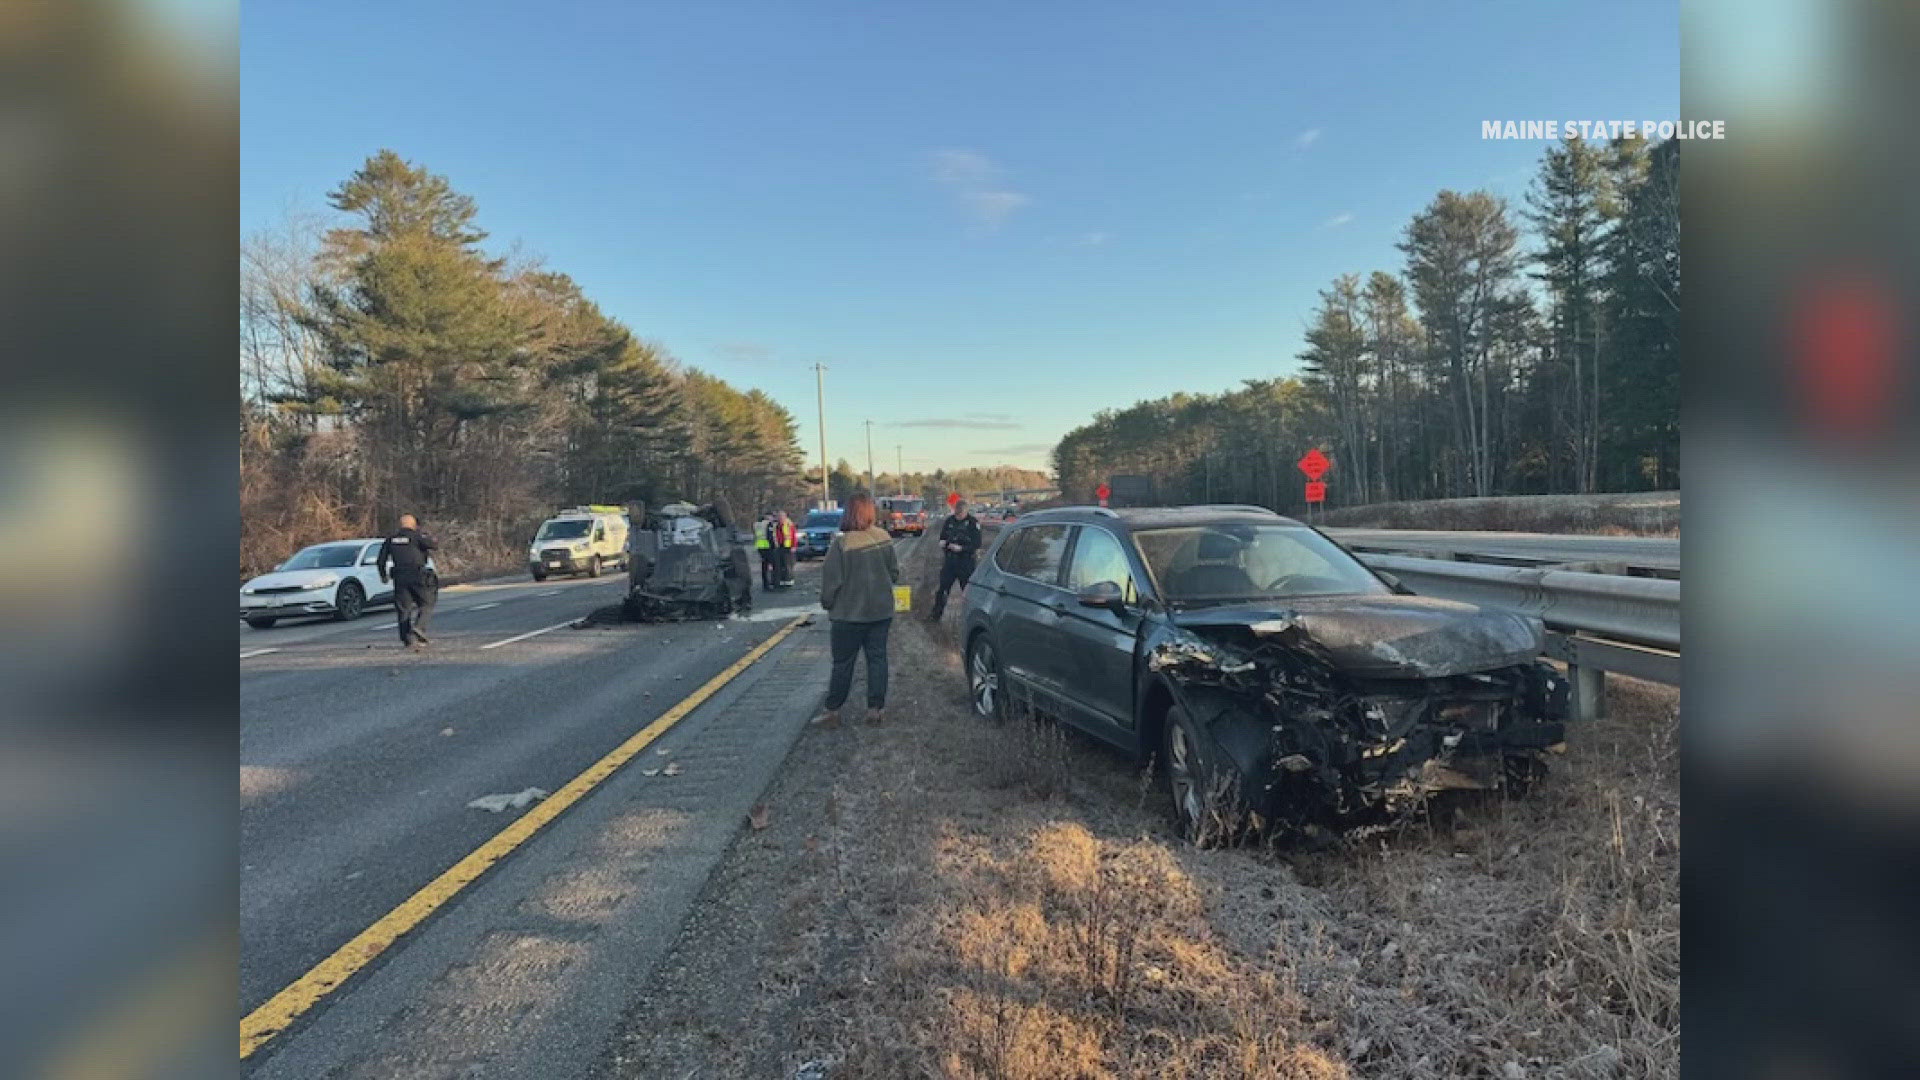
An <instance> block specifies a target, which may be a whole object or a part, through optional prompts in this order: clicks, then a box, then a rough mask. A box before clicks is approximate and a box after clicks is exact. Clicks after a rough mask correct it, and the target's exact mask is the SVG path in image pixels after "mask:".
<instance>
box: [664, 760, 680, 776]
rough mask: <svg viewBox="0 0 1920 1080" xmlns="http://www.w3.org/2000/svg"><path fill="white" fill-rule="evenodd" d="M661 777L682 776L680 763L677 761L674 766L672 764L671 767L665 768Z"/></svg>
mask: <svg viewBox="0 0 1920 1080" xmlns="http://www.w3.org/2000/svg"><path fill="white" fill-rule="evenodd" d="M660 775H662V776H679V775H680V763H679V762H677V761H676V762H673V763H672V764H670V765H668V766H667V767H666V768H664V769H662V770H660Z"/></svg>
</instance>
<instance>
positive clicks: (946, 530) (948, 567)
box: [932, 499, 980, 622]
mask: <svg viewBox="0 0 1920 1080" xmlns="http://www.w3.org/2000/svg"><path fill="white" fill-rule="evenodd" d="M940 551H941V553H942V555H943V558H942V559H941V560H940V589H939V591H937V592H935V593H934V594H933V615H932V618H933V620H934V621H935V622H938V621H939V620H940V616H941V615H943V614H945V613H946V610H947V590H948V589H951V588H953V586H954V584H955V583H956V582H958V583H959V585H960V591H961V592H963V593H964V592H966V591H967V579H968V578H970V577H972V576H973V559H974V556H975V555H977V554H979V552H980V520H979V519H978V518H976V517H974V516H973V512H972V511H971V510H969V509H968V508H967V500H965V499H961V500H960V501H959V502H957V503H954V504H953V513H952V514H951V515H949V516H948V517H947V520H946V523H945V524H943V525H941V526H940Z"/></svg>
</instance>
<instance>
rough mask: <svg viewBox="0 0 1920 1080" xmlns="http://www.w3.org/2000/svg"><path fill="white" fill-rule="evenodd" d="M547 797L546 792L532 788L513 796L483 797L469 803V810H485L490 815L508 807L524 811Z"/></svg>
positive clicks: (517, 792)
mask: <svg viewBox="0 0 1920 1080" xmlns="http://www.w3.org/2000/svg"><path fill="white" fill-rule="evenodd" d="M546 797H547V793H546V792H545V791H542V790H540V789H539V788H537V787H530V788H527V789H525V790H523V791H516V792H514V793H512V794H511V795H482V796H480V797H479V798H477V799H475V800H473V801H472V802H470V803H468V804H467V809H469V810H485V811H486V812H487V813H489V814H497V813H499V812H500V811H502V810H505V809H507V808H508V807H512V808H513V809H515V810H524V809H526V808H527V807H528V806H530V805H532V804H533V803H536V802H539V801H540V800H541V799H544V798H546Z"/></svg>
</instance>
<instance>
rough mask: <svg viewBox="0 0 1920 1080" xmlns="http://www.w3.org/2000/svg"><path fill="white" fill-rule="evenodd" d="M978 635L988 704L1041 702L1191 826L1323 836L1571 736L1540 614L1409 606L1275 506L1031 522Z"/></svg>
mask: <svg viewBox="0 0 1920 1080" xmlns="http://www.w3.org/2000/svg"><path fill="white" fill-rule="evenodd" d="M964 626H965V631H964V632H965V637H964V641H965V647H966V666H967V678H968V683H969V686H970V689H971V692H972V696H973V705H974V709H975V710H976V711H977V712H979V713H980V714H981V715H983V716H987V717H989V718H993V719H1004V717H1005V715H1006V713H1007V710H1008V707H1009V705H1015V706H1020V705H1030V706H1031V707H1032V708H1033V710H1034V711H1036V712H1039V713H1043V714H1047V715H1051V716H1053V717H1055V718H1057V719H1060V720H1063V721H1065V722H1067V723H1069V724H1072V725H1073V726H1075V727H1077V728H1080V729H1082V730H1084V731H1086V732H1088V733H1090V734H1092V735H1094V736H1096V737H1098V738H1100V739H1103V740H1105V741H1107V742H1110V743H1113V744H1114V745H1116V746H1119V747H1121V748H1123V749H1125V750H1127V751H1130V752H1132V753H1134V754H1136V755H1139V756H1141V757H1152V758H1155V759H1157V760H1158V761H1159V762H1160V763H1161V764H1162V765H1163V766H1164V769H1165V772H1166V779H1167V787H1168V789H1169V790H1170V792H1171V795H1172V802H1173V810H1174V815H1175V818H1176V819H1177V821H1178V822H1179V824H1180V826H1181V828H1182V830H1183V831H1185V832H1186V833H1188V834H1189V835H1198V834H1201V833H1203V832H1211V831H1212V830H1213V829H1214V828H1215V827H1216V826H1219V825H1223V824H1230V823H1231V822H1235V821H1249V822H1251V823H1253V824H1255V825H1263V826H1266V827H1267V828H1268V829H1269V831H1278V832H1289V831H1291V832H1298V833H1305V834H1322V835H1324V834H1326V833H1329V832H1332V831H1337V830H1341V829H1345V828H1350V827H1352V826H1356V825H1361V824H1367V823H1374V822H1379V821H1382V820H1385V819H1387V818H1388V817H1390V816H1391V815H1393V814H1395V813H1397V812H1400V811H1403V810H1405V809H1407V808H1409V807H1411V806H1414V805H1417V804H1418V803H1419V802H1421V801H1422V800H1424V799H1425V798H1427V797H1428V796H1430V795H1431V794H1433V793H1434V792H1436V791H1439V790H1444V789H1448V788H1479V789H1497V788H1508V789H1520V788H1524V787H1525V785H1526V784H1528V783H1530V782H1531V781H1532V780H1533V779H1535V778H1537V777H1538V776H1539V775H1541V774H1542V773H1543V772H1544V770H1545V759H1546V755H1547V753H1548V752H1549V751H1552V750H1557V749H1559V748H1560V744H1561V742H1562V739H1563V738H1564V721H1565V718H1566V715H1567V685H1566V681H1565V680H1564V679H1563V678H1562V677H1561V676H1560V675H1559V674H1558V673H1557V672H1556V671H1554V669H1553V668H1551V667H1549V666H1548V665H1546V664H1544V663H1541V662H1540V661H1539V660H1538V659H1537V657H1538V655H1539V653H1540V647H1541V644H1542V635H1543V630H1542V627H1541V625H1540V623H1539V621H1538V620H1537V619H1534V618H1532V617H1530V616H1525V615H1520V614H1516V613H1513V612H1508V611H1503V610H1499V609H1494V608H1485V607H1478V606H1475V605H1473V604H1464V603H1459V602H1456V601H1451V600H1441V599H1437V598H1433V597H1424V596H1414V595H1411V594H1409V593H1408V592H1407V591H1406V590H1405V589H1403V588H1401V587H1400V586H1399V585H1398V584H1397V583H1396V582H1393V581H1392V580H1391V579H1389V578H1386V577H1383V576H1381V575H1379V574H1376V573H1374V572H1373V571H1372V570H1371V569H1370V568H1368V567H1367V566H1366V564H1364V563H1362V562H1360V560H1358V559H1356V558H1354V557H1353V555H1352V554H1351V553H1349V552H1348V551H1347V550H1346V549H1344V548H1342V547H1341V546H1340V545H1339V544H1337V543H1335V542H1334V541H1332V540H1330V539H1328V538H1327V537H1326V536H1324V535H1322V534H1321V533H1320V532H1318V531H1317V530H1315V529H1312V528H1309V527H1308V526H1306V525H1303V524H1301V523H1300V522H1298V521H1294V520H1292V519H1289V518H1284V517H1281V516H1279V515H1278V514H1275V513H1273V512H1272V511H1269V510H1266V509H1263V508H1260V507H1250V506H1187V507H1177V508H1140V509H1123V510H1110V509H1106V508H1090V507H1071V508H1061V509H1054V510H1042V511H1038V512H1036V513H1033V514H1029V515H1027V516H1026V517H1024V518H1022V519H1021V520H1020V522H1019V524H1018V525H1017V526H1009V527H1008V528H1007V529H1005V530H1004V531H1003V532H1002V533H1001V535H1000V537H999V538H998V540H997V542H996V543H995V544H994V545H993V548H992V550H991V551H990V552H989V553H988V555H987V557H986V558H984V559H982V560H981V562H980V567H979V569H978V570H977V571H975V573H974V575H973V579H972V581H971V582H970V584H969V585H968V587H967V591H966V615H965V623H964Z"/></svg>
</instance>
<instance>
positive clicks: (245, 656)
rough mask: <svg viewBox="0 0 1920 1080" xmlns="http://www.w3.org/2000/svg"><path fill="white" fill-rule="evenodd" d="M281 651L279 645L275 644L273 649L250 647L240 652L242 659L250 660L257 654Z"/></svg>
mask: <svg viewBox="0 0 1920 1080" xmlns="http://www.w3.org/2000/svg"><path fill="white" fill-rule="evenodd" d="M279 651H280V648H279V646H275V647H273V648H271V649H248V650H247V651H246V652H243V653H241V654H240V659H242V660H248V659H251V658H253V657H256V656H265V655H267V654H268V653H270V652H279Z"/></svg>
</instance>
